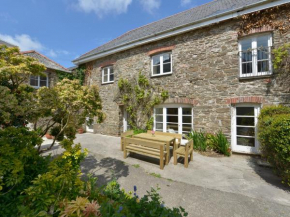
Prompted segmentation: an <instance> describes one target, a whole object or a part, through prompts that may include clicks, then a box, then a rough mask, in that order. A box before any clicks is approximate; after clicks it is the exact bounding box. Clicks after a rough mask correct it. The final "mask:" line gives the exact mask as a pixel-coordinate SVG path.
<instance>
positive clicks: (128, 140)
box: [124, 137, 165, 150]
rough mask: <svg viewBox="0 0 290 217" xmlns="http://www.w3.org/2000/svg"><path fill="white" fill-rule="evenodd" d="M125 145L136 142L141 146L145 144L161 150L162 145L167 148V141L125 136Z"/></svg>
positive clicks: (135, 143)
mask: <svg viewBox="0 0 290 217" xmlns="http://www.w3.org/2000/svg"><path fill="white" fill-rule="evenodd" d="M124 142H125V146H126V145H128V144H134V145H140V146H145V147H150V148H156V149H159V150H160V147H161V146H162V148H163V149H164V148H165V143H164V144H163V143H160V142H154V141H150V140H144V139H137V138H128V137H125V138H124Z"/></svg>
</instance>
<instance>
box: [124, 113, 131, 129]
mask: <svg viewBox="0 0 290 217" xmlns="http://www.w3.org/2000/svg"><path fill="white" fill-rule="evenodd" d="M129 121H130V115H129V114H128V112H127V111H126V110H125V109H124V114H123V131H124V132H127V131H128V130H131V129H132V127H131V126H130V124H129Z"/></svg>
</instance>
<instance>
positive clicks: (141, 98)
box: [116, 72, 169, 129]
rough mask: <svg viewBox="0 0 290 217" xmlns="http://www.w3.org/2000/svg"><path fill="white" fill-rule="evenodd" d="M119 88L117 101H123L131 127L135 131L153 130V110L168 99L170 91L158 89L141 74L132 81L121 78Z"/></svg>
mask: <svg viewBox="0 0 290 217" xmlns="http://www.w3.org/2000/svg"><path fill="white" fill-rule="evenodd" d="M118 87H119V93H118V96H117V97H116V100H120V99H121V100H122V103H123V104H124V107H125V109H126V111H127V112H128V114H129V121H128V122H129V123H130V125H131V126H132V127H133V128H134V129H152V126H153V123H152V121H151V116H152V112H153V108H154V107H155V106H156V105H158V104H160V103H162V102H164V101H165V100H166V99H168V97H169V94H168V91H165V90H161V91H160V90H159V88H158V89H156V88H155V87H154V86H153V85H152V84H150V81H149V79H148V78H147V77H146V76H145V75H144V74H142V73H141V72H140V73H139V74H138V77H135V78H132V79H131V80H130V81H129V80H128V79H123V78H120V79H119V81H118Z"/></svg>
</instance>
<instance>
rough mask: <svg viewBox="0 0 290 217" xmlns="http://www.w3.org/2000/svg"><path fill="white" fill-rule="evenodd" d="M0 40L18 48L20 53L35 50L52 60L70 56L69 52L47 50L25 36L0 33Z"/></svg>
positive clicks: (35, 40)
mask: <svg viewBox="0 0 290 217" xmlns="http://www.w3.org/2000/svg"><path fill="white" fill-rule="evenodd" d="M0 39H2V40H3V41H6V42H8V43H10V44H13V45H16V46H18V47H19V48H20V50H21V51H28V50H36V51H38V52H42V53H44V54H45V55H47V56H49V57H52V58H56V57H58V56H64V55H70V54H71V53H70V52H69V51H66V50H53V49H50V48H47V47H45V46H44V45H43V44H41V43H40V42H39V41H38V40H37V39H33V38H31V37H30V36H29V35H27V34H21V35H15V36H11V35H5V34H1V33H0Z"/></svg>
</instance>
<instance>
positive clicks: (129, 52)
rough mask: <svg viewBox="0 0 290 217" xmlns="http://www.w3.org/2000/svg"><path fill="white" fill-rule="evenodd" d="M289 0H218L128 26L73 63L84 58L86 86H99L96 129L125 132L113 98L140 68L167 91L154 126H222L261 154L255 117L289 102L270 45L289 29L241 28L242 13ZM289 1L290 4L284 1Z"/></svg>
mask: <svg viewBox="0 0 290 217" xmlns="http://www.w3.org/2000/svg"><path fill="white" fill-rule="evenodd" d="M289 2H290V1H289V0H287V1H285V0H277V1H265V0H215V1H212V2H210V3H208V4H205V5H202V6H199V7H196V8H192V9H190V10H187V11H184V12H182V13H179V14H176V15H173V16H170V17H168V18H165V19H162V20H160V21H157V22H154V23H151V24H148V25H146V26H143V27H140V28H137V29H134V30H132V31H129V32H127V33H125V34H123V35H122V36H120V37H118V38H116V39H114V40H112V41H110V42H108V43H106V44H104V45H102V46H100V47H98V48H95V49H93V50H91V51H89V52H87V53H86V54H84V55H82V56H80V57H79V58H78V59H76V60H74V61H73V62H74V63H75V64H76V65H86V67H87V77H86V82H87V84H88V85H90V84H96V85H98V86H99V87H100V95H101V97H102V101H103V111H104V112H105V113H106V120H105V122H104V123H102V124H96V125H94V127H93V132H95V133H100V134H107V135H120V133H121V132H123V131H126V130H127V129H128V128H129V126H128V118H129V117H128V114H127V113H126V111H125V109H124V106H122V105H120V104H118V103H117V102H115V101H114V96H115V94H116V92H117V91H118V80H119V79H120V78H130V77H133V76H136V75H137V74H138V73H139V72H140V71H141V72H142V73H143V74H145V75H146V76H147V77H148V78H149V79H150V81H151V82H152V83H153V85H155V86H157V87H162V88H164V89H165V90H168V91H169V99H168V100H167V101H166V102H165V103H163V104H161V105H158V106H156V107H155V108H154V111H152V114H153V117H154V129H155V130H157V131H164V132H166V131H170V132H172V131H175V132H177V133H180V134H184V135H186V134H187V133H188V132H189V131H190V130H192V129H194V130H198V131H199V130H204V131H206V132H217V131H218V130H222V131H223V133H225V134H226V135H227V137H228V138H229V140H230V141H231V147H232V150H233V151H235V152H242V153H258V152H259V142H258V140H257V128H256V126H257V121H258V119H257V118H258V114H259V111H260V109H261V108H262V107H263V106H265V105H271V104H289V102H290V95H289V81H288V84H287V82H286V81H285V79H283V78H281V77H280V76H277V75H276V74H275V73H274V72H273V66H272V61H271V58H272V55H271V49H273V47H276V46H279V45H281V44H283V43H285V42H289V38H290V33H289V32H286V33H284V34H281V33H280V32H279V31H278V30H275V28H271V27H270V26H263V27H262V28H257V29H251V31H249V32H248V33H247V34H244V35H243V36H241V35H239V34H238V31H239V28H240V21H241V16H242V15H245V14H248V13H252V12H256V11H260V10H266V9H269V8H273V7H276V6H281V5H282V6H281V8H283V7H284V6H285V4H287V3H289ZM286 6H287V5H286Z"/></svg>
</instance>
